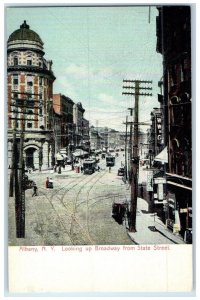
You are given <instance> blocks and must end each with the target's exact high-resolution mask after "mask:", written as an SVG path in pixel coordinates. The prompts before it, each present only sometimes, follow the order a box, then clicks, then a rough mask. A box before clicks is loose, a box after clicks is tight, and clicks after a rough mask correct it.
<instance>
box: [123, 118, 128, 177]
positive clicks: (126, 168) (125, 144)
mask: <svg viewBox="0 0 200 300" xmlns="http://www.w3.org/2000/svg"><path fill="white" fill-rule="evenodd" d="M127 128H128V117H127V116H126V135H125V164H124V165H125V180H127V178H128V176H127Z"/></svg>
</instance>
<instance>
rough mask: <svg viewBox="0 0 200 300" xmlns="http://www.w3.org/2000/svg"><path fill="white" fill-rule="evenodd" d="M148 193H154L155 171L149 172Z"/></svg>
mask: <svg viewBox="0 0 200 300" xmlns="http://www.w3.org/2000/svg"><path fill="white" fill-rule="evenodd" d="M147 192H153V171H148V172H147Z"/></svg>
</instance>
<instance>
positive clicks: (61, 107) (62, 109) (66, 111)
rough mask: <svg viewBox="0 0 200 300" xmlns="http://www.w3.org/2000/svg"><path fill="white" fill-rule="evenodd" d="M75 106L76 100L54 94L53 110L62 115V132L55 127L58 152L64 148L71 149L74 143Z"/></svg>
mask: <svg viewBox="0 0 200 300" xmlns="http://www.w3.org/2000/svg"><path fill="white" fill-rule="evenodd" d="M73 106H74V102H73V101H72V100H71V99H70V98H69V97H66V96H65V95H62V94H54V95H53V110H54V113H55V114H58V115H59V116H60V134H58V133H57V132H56V130H55V128H54V138H55V145H56V146H55V147H56V153H57V152H58V151H59V150H60V149H63V148H66V151H67V152H68V151H69V148H70V146H71V145H72V144H73V136H74V134H75V132H74V124H73Z"/></svg>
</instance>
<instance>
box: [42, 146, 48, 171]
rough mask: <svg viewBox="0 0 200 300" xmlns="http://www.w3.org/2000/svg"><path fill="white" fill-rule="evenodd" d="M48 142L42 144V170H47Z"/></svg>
mask: <svg viewBox="0 0 200 300" xmlns="http://www.w3.org/2000/svg"><path fill="white" fill-rule="evenodd" d="M48 152H49V151H48V142H45V143H44V144H43V165H42V169H48V167H49V166H48V155H49V153H48Z"/></svg>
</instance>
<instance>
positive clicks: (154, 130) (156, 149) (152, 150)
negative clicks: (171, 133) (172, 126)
mask: <svg viewBox="0 0 200 300" xmlns="http://www.w3.org/2000/svg"><path fill="white" fill-rule="evenodd" d="M161 114H162V112H161V109H160V108H154V109H153V111H152V112H151V126H150V130H149V131H148V146H149V155H151V159H153V158H155V156H156V155H157V154H159V153H160V151H161V150H162V125H161Z"/></svg>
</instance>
